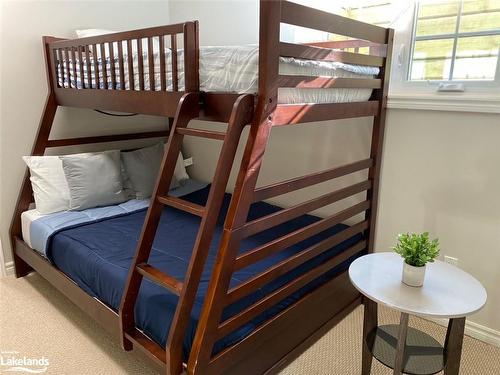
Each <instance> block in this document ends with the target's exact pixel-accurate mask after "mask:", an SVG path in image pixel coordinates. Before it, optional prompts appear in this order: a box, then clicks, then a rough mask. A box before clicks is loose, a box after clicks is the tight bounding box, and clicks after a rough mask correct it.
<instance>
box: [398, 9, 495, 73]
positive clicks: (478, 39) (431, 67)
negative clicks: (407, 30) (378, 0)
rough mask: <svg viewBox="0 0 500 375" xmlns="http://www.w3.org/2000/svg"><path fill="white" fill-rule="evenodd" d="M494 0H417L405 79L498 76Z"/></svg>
mask: <svg viewBox="0 0 500 375" xmlns="http://www.w3.org/2000/svg"><path fill="white" fill-rule="evenodd" d="M499 49H500V0H452V1H450V0H447V1H429V0H424V1H419V2H418V4H417V6H416V15H415V23H414V27H413V45H412V51H411V59H410V66H409V69H408V80H410V81H494V80H495V79H498V78H499V77H498V75H499V73H498V56H499Z"/></svg>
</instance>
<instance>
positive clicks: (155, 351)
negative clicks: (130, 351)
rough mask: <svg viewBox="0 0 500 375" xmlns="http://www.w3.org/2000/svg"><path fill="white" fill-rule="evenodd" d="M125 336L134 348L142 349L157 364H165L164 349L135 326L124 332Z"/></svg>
mask: <svg viewBox="0 0 500 375" xmlns="http://www.w3.org/2000/svg"><path fill="white" fill-rule="evenodd" d="M125 337H126V338H127V339H129V340H130V341H132V343H133V344H134V349H136V348H137V349H141V350H143V351H144V353H145V354H146V355H147V356H148V357H150V358H151V359H153V360H154V361H155V362H156V363H158V364H159V365H162V366H163V365H164V364H165V362H166V360H167V356H166V354H165V349H164V348H162V347H161V346H160V345H158V344H157V343H156V342H154V341H153V340H151V339H150V338H149V337H148V336H146V335H145V334H144V333H142V332H141V331H139V330H138V329H137V328H133V329H132V330H130V331H129V332H125Z"/></svg>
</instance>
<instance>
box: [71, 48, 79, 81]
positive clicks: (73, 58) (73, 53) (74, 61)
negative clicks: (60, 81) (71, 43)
mask: <svg viewBox="0 0 500 375" xmlns="http://www.w3.org/2000/svg"><path fill="white" fill-rule="evenodd" d="M71 63H72V64H73V69H72V70H73V79H74V81H75V88H77V87H78V84H77V79H76V78H77V75H76V53H75V48H74V47H72V48H71Z"/></svg>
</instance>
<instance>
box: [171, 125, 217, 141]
mask: <svg viewBox="0 0 500 375" xmlns="http://www.w3.org/2000/svg"><path fill="white" fill-rule="evenodd" d="M177 133H179V134H183V135H191V136H193V137H202V138H210V139H218V140H220V141H223V140H224V138H225V137H226V133H223V132H217V131H213V130H203V129H194V128H177Z"/></svg>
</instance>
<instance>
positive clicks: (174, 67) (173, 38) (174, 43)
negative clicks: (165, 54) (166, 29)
mask: <svg viewBox="0 0 500 375" xmlns="http://www.w3.org/2000/svg"><path fill="white" fill-rule="evenodd" d="M170 38H171V41H170V43H171V48H172V87H173V90H174V91H179V81H178V79H179V77H178V76H177V74H178V73H177V36H176V35H172V36H171V37H170Z"/></svg>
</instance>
